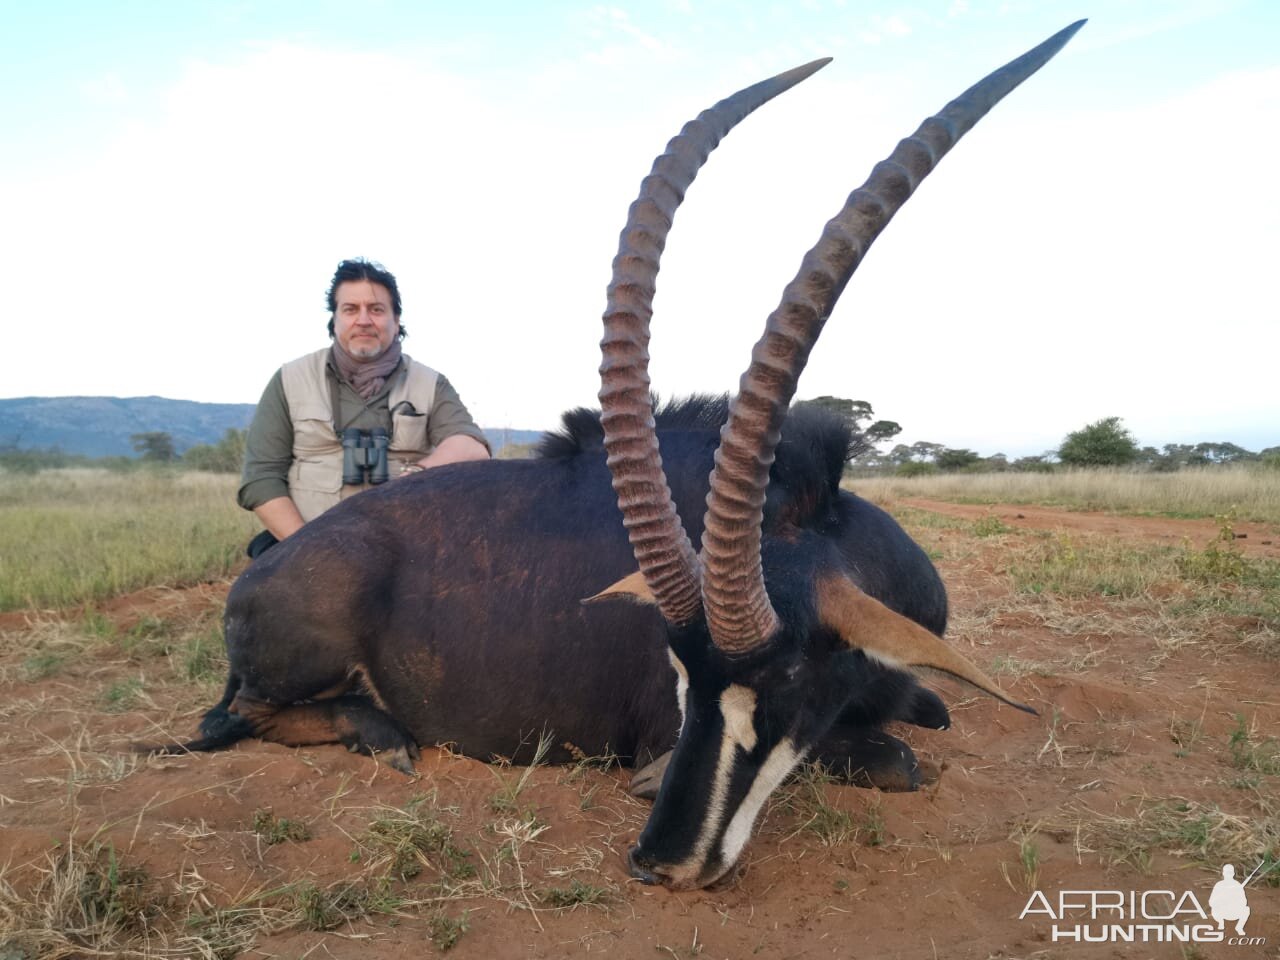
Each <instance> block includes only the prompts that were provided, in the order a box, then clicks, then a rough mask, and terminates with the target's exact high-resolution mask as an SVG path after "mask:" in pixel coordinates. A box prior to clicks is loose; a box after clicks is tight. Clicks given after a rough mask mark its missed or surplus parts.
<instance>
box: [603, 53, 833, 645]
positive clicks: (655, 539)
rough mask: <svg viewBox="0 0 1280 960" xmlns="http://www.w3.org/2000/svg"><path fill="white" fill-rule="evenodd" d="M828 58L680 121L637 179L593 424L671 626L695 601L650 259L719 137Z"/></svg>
mask: <svg viewBox="0 0 1280 960" xmlns="http://www.w3.org/2000/svg"><path fill="white" fill-rule="evenodd" d="M830 62H831V60H830V58H827V59H824V60H815V61H813V62H812V63H808V64H805V65H804V66H802V67H796V68H795V69H793V70H789V71H787V72H786V73H781V74H778V76H776V77H773V78H771V79H769V80H764V81H762V82H760V83H757V84H755V85H753V86H750V87H747V88H746V89H745V90H740V91H739V92H738V93H735V94H734V95H733V96H731V97H728V98H726V99H724V100H721V101H720V102H719V103H717V104H716V105H715V106H713V107H711V108H710V109H707V110H704V111H703V112H702V113H700V114H699V115H698V117H697V119H695V120H692V121H690V122H689V123H687V124H685V126H684V128H683V129H682V130H681V131H680V133H679V134H678V135H677V136H676V137H675V138H674V139H672V140H671V142H670V143H668V144H667V150H666V153H664V154H662V155H661V156H660V157H658V158H657V159H656V160H655V161H654V162H653V169H652V171H651V172H650V173H649V176H647V177H645V179H644V181H643V183H641V185H640V196H639V197H638V198H637V199H636V201H635V203H633V204H632V205H631V209H630V211H629V213H628V215H627V224H626V226H625V227H623V228H622V236H621V238H620V239H619V242H618V255H617V256H616V257H615V258H614V260H613V279H612V281H611V282H610V283H609V302H608V306H607V308H606V309H605V314H604V339H603V340H601V342H600V350H601V353H602V354H603V360H602V361H601V364H600V422H601V424H602V426H603V427H604V445H605V449H606V450H607V451H608V463H609V471H610V473H612V474H613V489H614V491H615V492H616V493H617V494H618V507H619V508H620V509H621V510H622V516H623V523H624V524H626V527H627V534H628V536H629V537H630V538H631V548H632V550H633V551H634V552H635V556H636V562H637V563H638V564H639V566H640V571H641V572H642V573H643V574H644V578H645V582H646V583H647V584H648V586H649V589H650V590H652V591H653V594H654V596H655V597H656V599H657V601H658V607H659V609H660V610H661V611H662V615H663V616H664V617H665V618H666V619H667V621H668V622H669V623H672V624H676V625H682V624H686V623H690V622H692V621H693V620H695V619H696V618H698V617H699V616H700V615H701V613H702V598H701V595H700V592H699V588H698V558H697V556H696V555H695V554H694V552H693V546H692V545H691V544H690V543H689V536H688V534H686V533H685V530H684V527H683V526H682V525H681V523H680V518H679V516H677V514H676V508H675V503H674V502H673V501H672V499H671V490H670V488H669V487H668V486H667V480H666V476H665V474H663V472H662V458H661V456H659V453H658V437H657V434H656V433H655V430H654V421H653V404H652V401H651V400H650V396H649V318H650V317H651V316H652V315H653V308H652V302H653V294H654V290H655V288H656V284H657V275H658V261H659V259H660V258H661V256H662V248H663V247H664V246H665V244H666V240H667V233H668V232H669V231H670V229H671V221H672V218H673V217H674V216H675V212H676V208H677V207H678V206H680V201H681V200H683V199H684V193H685V191H686V190H687V189H688V188H689V185H690V184H691V183H693V179H694V177H696V176H697V175H698V170H699V169H700V168H701V167H702V165H703V163H705V162H706V160H707V157H708V156H709V155H710V153H711V151H712V150H714V149H715V148H716V146H717V145H718V144H719V143H720V140H721V139H722V138H723V137H724V136H725V134H727V133H728V132H729V131H730V130H732V129H733V128H734V127H735V126H736V125H737V124H738V122H739V121H741V120H742V119H743V118H745V117H746V116H747V115H748V114H749V113H751V112H752V111H753V110H755V109H756V108H757V107H760V106H762V105H763V104H765V103H768V102H769V101H770V100H772V99H773V98H774V97H776V96H777V95H778V94H780V93H783V92H785V91H786V90H789V89H790V88H791V87H793V86H795V85H796V84H797V83H799V82H800V81H801V80H804V79H805V78H806V77H808V76H810V75H811V74H813V73H815V72H816V71H818V70H819V69H821V68H822V67H824V66H826V65H827V64H828V63H830Z"/></svg>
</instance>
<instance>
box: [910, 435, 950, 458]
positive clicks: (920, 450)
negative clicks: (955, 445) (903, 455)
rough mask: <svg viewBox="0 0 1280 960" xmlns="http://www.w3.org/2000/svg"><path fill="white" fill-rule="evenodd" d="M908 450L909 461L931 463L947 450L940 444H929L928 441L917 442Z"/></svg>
mask: <svg viewBox="0 0 1280 960" xmlns="http://www.w3.org/2000/svg"><path fill="white" fill-rule="evenodd" d="M909 449H910V450H911V459H912V460H914V461H915V462H917V463H932V462H933V461H934V459H935V458H936V457H937V456H938V454H940V453H941V452H942V451H943V450H945V449H947V448H946V447H944V446H943V445H942V444H940V443H930V442H929V441H928V440H917V441H916V442H915V443H913V444H912V445H911V446H910V448H909Z"/></svg>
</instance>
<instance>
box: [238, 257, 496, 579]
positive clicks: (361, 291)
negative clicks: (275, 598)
mask: <svg viewBox="0 0 1280 960" xmlns="http://www.w3.org/2000/svg"><path fill="white" fill-rule="evenodd" d="M328 305H329V314H330V316H329V336H330V337H331V338H332V339H333V344H332V345H331V346H330V347H328V348H326V349H323V350H319V351H317V352H315V353H312V354H308V355H307V356H305V357H299V358H298V359H297V360H293V361H291V362H290V363H286V364H285V365H284V366H283V367H281V368H280V369H279V370H278V371H276V374H275V376H273V377H272V378H271V381H270V382H269V383H268V384H267V388H266V390H265V391H263V394H262V399H261V400H260V401H259V402H258V408H257V410H256V411H255V412H254V415H253V423H252V424H250V426H249V437H248V443H247V447H246V453H245V465H244V474H243V476H242V478H241V481H242V482H241V485H240V492H239V494H238V496H237V500H238V501H239V503H240V506H242V507H244V508H245V509H246V510H252V511H253V512H254V513H255V514H257V516H258V519H259V520H261V521H262V524H263V526H265V527H266V528H267V529H266V531H264V532H263V533H261V534H259V535H258V536H257V537H255V538H254V540H253V542H252V543H250V544H249V551H248V552H249V555H250V556H251V557H256V556H258V554H260V553H262V551H264V550H266V549H268V548H269V547H271V546H272V545H273V544H275V543H277V542H279V541H280V540H283V539H284V538H285V537H287V536H289V535H290V534H292V533H295V532H296V531H297V530H298V529H299V528H300V527H301V526H302V525H303V524H304V523H306V522H308V521H310V520H313V519H315V518H316V517H317V516H319V515H320V514H321V513H323V512H324V511H325V510H328V509H329V508H330V507H332V506H334V505H335V504H337V503H338V502H339V501H340V500H342V499H344V498H346V497H349V496H352V495H354V494H356V493H360V492H361V491H362V490H365V489H367V488H368V486H369V485H370V484H369V481H370V480H371V479H373V476H372V475H371V474H372V473H373V471H370V470H363V471H361V470H359V468H357V469H356V471H355V472H356V473H357V474H359V475H360V476H361V479H362V482H360V483H346V482H344V453H345V454H346V458H345V460H346V466H347V473H348V476H347V478H346V479H348V480H349V479H352V476H351V475H350V474H351V465H352V463H353V462H354V463H360V462H362V461H361V460H360V459H359V458H361V457H364V456H369V457H370V458H374V459H376V458H377V456H378V453H377V447H378V446H379V445H381V446H382V447H383V448H384V450H385V452H384V453H383V455H382V456H383V457H384V458H385V460H384V462H385V466H386V475H387V477H388V478H389V479H394V478H396V477H401V476H405V475H407V474H409V473H416V472H418V471H420V470H426V469H429V468H431V467H438V466H442V465H444V464H446V463H457V462H460V461H463V460H486V459H488V457H489V443H488V441H487V440H486V439H485V436H484V432H483V431H482V430H481V429H480V428H479V427H477V426H476V425H475V423H474V421H472V419H471V415H470V414H469V413H467V408H466V407H464V406H463V405H462V401H461V399H459V397H458V394H457V392H456V391H455V390H454V389H453V387H452V386H451V385H450V383H449V381H448V380H446V379H445V378H444V377H443V376H441V375H440V374H438V373H436V371H434V370H432V369H431V368H430V367H427V366H424V365H423V364H421V363H418V362H417V361H415V360H411V359H410V358H409V357H408V355H407V354H402V353H401V351H400V341H401V340H402V339H403V338H404V336H405V329H404V327H403V326H402V325H401V323H400V291H399V289H398V287H397V286H396V278H395V277H394V276H392V275H391V274H390V273H389V272H388V271H386V270H384V269H383V268H382V266H381V265H379V264H377V263H373V262H370V261H367V260H364V259H357V260H344V261H342V263H340V264H338V270H337V272H336V273H335V274H334V275H333V280H332V282H331V283H330V284H329V293H328ZM353 428H354V430H355V431H360V432H361V434H360V436H361V438H362V439H363V445H362V446H359V447H357V446H356V444H357V442H359V441H358V440H357V434H356V433H354V432H350V431H352V430H353ZM344 431H347V432H348V433H347V446H348V447H351V448H352V449H351V450H345V451H344V445H343V437H344ZM377 431H384V433H382V436H383V437H385V438H386V439H385V440H382V441H379V440H378V439H377V438H378V433H377ZM366 451H367V452H366ZM353 454H354V457H355V459H353Z"/></svg>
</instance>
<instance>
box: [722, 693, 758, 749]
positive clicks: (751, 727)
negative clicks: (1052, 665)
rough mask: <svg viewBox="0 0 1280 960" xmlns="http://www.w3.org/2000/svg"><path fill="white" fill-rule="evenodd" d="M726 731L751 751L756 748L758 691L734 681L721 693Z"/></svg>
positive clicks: (730, 736)
mask: <svg viewBox="0 0 1280 960" xmlns="http://www.w3.org/2000/svg"><path fill="white" fill-rule="evenodd" d="M720 713H721V714H722V715H723V716H724V732H725V736H727V737H728V738H729V739H730V740H732V741H733V742H734V743H736V744H737V745H738V746H740V747H741V748H742V749H743V750H746V751H747V752H748V753H750V752H751V751H752V750H754V749H755V748H756V724H755V713H756V692H755V691H754V690H752V689H751V688H750V687H740V686H738V684H736V683H734V684H731V685H730V686H729V688H728V689H727V690H725V692H724V693H722V694H721V695H720Z"/></svg>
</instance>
